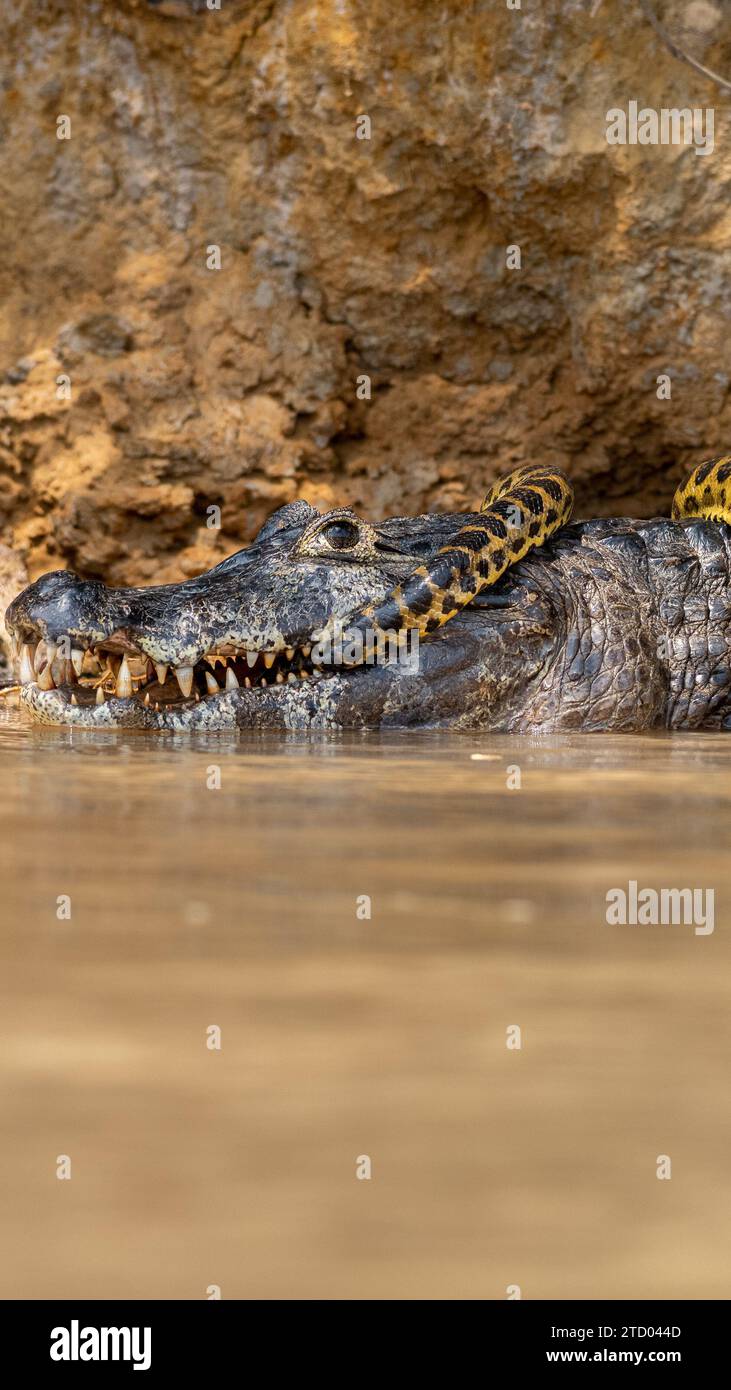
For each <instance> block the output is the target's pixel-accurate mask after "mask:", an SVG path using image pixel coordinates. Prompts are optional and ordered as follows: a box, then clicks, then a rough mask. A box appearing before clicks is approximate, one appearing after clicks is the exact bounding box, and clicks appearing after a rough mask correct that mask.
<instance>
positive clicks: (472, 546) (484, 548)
mask: <svg viewBox="0 0 731 1390" xmlns="http://www.w3.org/2000/svg"><path fill="white" fill-rule="evenodd" d="M573 503H574V492H573V488H572V486H571V484H570V482H569V480H568V478H567V477H566V476H565V474H564V473H562V472H561V470H560V469H559V468H551V467H548V466H546V465H545V464H539V463H532V464H525V465H524V466H523V467H521V468H518V469H516V470H515V472H513V473H511V474H509V476H508V477H507V478H504V479H502V480H501V481H499V482H498V483H496V484H495V486H494V487H493V488H491V490H490V491H489V492H488V494H487V496H486V497H485V500H484V502H483V503H482V506H481V508H480V511H479V512H476V513H475V514H474V516H472V517H470V519H469V521H467V522H466V523H465V524H464V525H463V526H462V527H461V529H460V530H459V531H457V532H456V534H455V535H454V536H453V537H452V538H451V539H450V540H449V542H448V543H447V544H446V545H444V546H442V547H441V549H440V550H438V551H437V552H436V554H435V555H434V557H433V558H432V559H431V560H430V561H429V563H428V564H424V565H419V566H418V568H416V569H414V570H413V571H412V572H411V574H410V575H409V576H408V578H407V579H405V580H404V581H403V582H402V583H401V584H398V585H396V587H395V588H394V589H392V590H391V592H390V594H388V595H387V596H386V598H384V599H382V600H381V602H379V603H376V604H370V605H369V606H368V607H367V608H364V609H363V610H362V611H361V613H360V614H359V615H358V616H357V617H356V618H355V620H354V622H352V623H351V624H350V625H349V626H350V629H351V631H352V629H353V627H355V628H356V629H359V630H360V631H366V632H368V631H370V632H373V633H375V634H378V633H386V632H389V631H390V632H394V631H395V632H399V631H402V630H404V629H406V628H411V629H414V628H415V629H417V630H418V632H419V634H420V636H423V635H425V634H429V633H432V632H434V631H436V629H437V628H439V627H441V626H442V624H443V623H446V622H448V621H449V619H450V618H453V617H454V615H455V614H456V613H458V612H459V610H460V608H463V607H464V606H465V605H466V604H468V603H470V602H471V600H472V599H474V598H475V596H476V595H477V594H478V593H480V591H481V590H482V589H485V588H487V587H489V586H490V585H491V584H495V583H496V582H497V580H498V579H500V577H501V575H503V574H504V573H505V571H506V570H508V569H509V568H510V566H511V565H514V564H516V563H517V561H518V560H522V558H523V556H524V555H526V554H527V553H528V551H529V550H531V549H533V548H534V547H535V546H540V545H544V544H545V542H546V541H547V540H548V538H549V536H551V535H552V534H553V533H554V531H557V530H558V529H559V527H561V526H565V525H566V523H567V521H568V520H569V519H570V517H571V512H572V509H573ZM672 516H673V520H675V521H678V520H681V519H682V518H684V517H695V518H702V519H705V520H709V521H723V522H726V523H727V524H728V525H731V454H724V455H721V456H719V457H718V458H713V459H708V460H707V461H706V462H705V463H701V464H699V465H698V467H697V468H695V469H694V470H693V472H692V473H691V475H690V477H689V478H688V479H687V480H686V482H684V483H683V484H681V486H680V487H679V488H678V490H677V492H676V493H675V497H674V498H673V506H672Z"/></svg>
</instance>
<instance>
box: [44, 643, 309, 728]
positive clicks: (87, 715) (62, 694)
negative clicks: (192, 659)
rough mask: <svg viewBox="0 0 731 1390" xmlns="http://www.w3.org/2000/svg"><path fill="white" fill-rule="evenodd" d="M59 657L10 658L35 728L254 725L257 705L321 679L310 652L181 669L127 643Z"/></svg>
mask: <svg viewBox="0 0 731 1390" xmlns="http://www.w3.org/2000/svg"><path fill="white" fill-rule="evenodd" d="M113 648H115V649H113ZM59 651H60V648H59V646H58V644H51V645H50V647H49V645H48V644H47V643H45V642H39V643H38V644H37V645H31V644H27V645H25V646H23V647H22V649H21V650H20V652H19V654H17V655H16V665H19V675H20V683H21V702H22V704H23V706H24V707H25V708H26V709H27V710H28V712H29V713H30V714H31V715H32V717H33V718H34V719H36V720H38V721H39V722H41V723H47V724H71V725H79V726H85V727H88V728H113V727H115V726H122V727H128V728H146V729H183V728H201V729H210V728H226V727H231V726H234V725H236V724H237V723H241V722H243V723H246V722H251V723H252V724H254V723H256V722H257V721H256V718H255V717H254V711H255V710H256V704H257V702H258V701H259V700H262V701H263V700H264V699H267V702H268V703H269V701H270V700H275V701H277V702H278V701H279V700H281V699H282V698H283V697H287V696H288V697H290V698H292V697H294V696H295V694H297V693H299V692H300V691H302V693H303V695H304V694H305V692H306V691H308V690H311V689H313V688H314V687H315V686H316V685H317V684H318V683H319V682H321V681H323V680H325V679H326V675H325V673H324V672H323V671H322V669H321V668H320V667H318V666H315V665H313V663H312V661H311V659H310V651H311V648H310V647H309V646H306V647H301V648H292V647H288V648H284V649H282V650H281V651H277V652H261V651H254V650H252V649H249V650H247V649H245V648H242V649H237V648H228V649H224V650H222V651H217V652H209V653H207V654H206V656H205V657H203V658H202V659H201V660H200V661H198V662H196V664H195V665H194V666H182V667H169V666H164V665H160V664H157V665H156V664H155V663H154V662H152V661H151V660H150V659H149V657H147V656H146V655H145V654H144V653H143V652H141V651H140V650H139V649H138V648H136V647H134V645H133V644H132V643H130V642H127V641H119V642H116V643H114V642H110V643H104V644H102V645H101V646H99V647H97V648H94V649H93V650H92V649H89V650H87V651H83V650H81V649H73V648H72V649H71V659H70V660H67V659H66V658H64V657H62V656H60V655H59ZM295 703H299V701H296V702H295ZM249 706H251V710H252V718H251V720H250V721H247V720H246V718H245V711H246V709H247V708H248V707H249Z"/></svg>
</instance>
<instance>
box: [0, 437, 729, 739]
mask: <svg viewBox="0 0 731 1390" xmlns="http://www.w3.org/2000/svg"><path fill="white" fill-rule="evenodd" d="M572 505H573V494H572V490H571V487H570V484H569V483H568V481H567V479H566V478H565V477H564V475H563V474H562V473H561V472H560V471H559V470H558V469H553V468H549V467H546V466H542V465H540V464H534V465H526V466H525V467H523V468H521V469H518V470H517V471H516V472H515V473H512V474H511V475H510V476H509V477H508V478H506V479H504V480H503V481H502V482H499V483H498V484H496V486H495V487H494V488H493V489H492V490H491V492H490V493H489V494H488V496H487V498H486V499H485V502H484V503H483V506H482V509H481V510H480V511H479V512H476V513H470V514H466V515H457V516H455V515H440V514H434V515H425V516H416V517H396V518H393V519H391V520H387V521H383V522H381V523H379V524H377V525H374V524H371V523H369V522H366V521H363V520H362V519H361V518H359V517H358V516H357V515H355V514H354V513H353V512H352V511H350V510H349V509H347V508H342V507H341V508H337V509H335V510H333V511H329V512H327V513H325V514H321V513H319V512H318V511H316V510H315V509H314V508H313V507H311V506H310V505H309V504H308V503H306V502H304V501H297V502H292V503H289V504H288V505H287V506H284V507H281V508H280V509H279V510H278V511H277V512H275V513H274V515H273V516H271V517H270V518H269V520H268V521H267V522H266V524H265V525H264V526H263V528H262V529H261V531H260V532H259V534H258V535H257V537H256V539H255V540H254V541H253V542H252V543H251V545H249V546H248V547H247V548H246V549H244V550H240V551H238V552H237V553H236V554H235V555H232V556H230V558H229V559H227V560H224V561H223V562H222V563H221V564H219V565H217V566H216V567H215V568H214V569H212V570H210V571H208V573H206V574H202V575H200V576H198V577H197V578H195V579H189V580H186V581H184V582H182V583H180V584H169V585H163V586H157V587H152V588H142V589H135V588H117V589H112V588H108V587H106V586H105V585H104V584H103V583H101V582H100V581H98V580H95V579H83V578H79V576H78V575H76V574H73V573H71V572H69V571H67V570H57V571H54V572H53V573H50V574H45V575H43V576H42V577H41V578H40V579H37V580H36V581H35V582H34V583H33V584H31V585H29V587H27V588H26V589H24V590H23V592H22V593H21V594H19V596H18V597H17V598H16V599H14V600H13V602H12V603H11V604H10V607H9V608H8V611H7V615H6V622H7V625H8V628H9V630H10V633H11V636H12V639H13V648H14V653H13V654H14V660H15V663H16V671H17V675H18V681H19V684H20V698H21V701H22V704H23V706H24V707H25V709H26V710H27V711H28V713H29V714H30V715H31V716H32V717H33V718H34V719H36V720H38V721H40V722H41V723H45V724H56V725H58V724H62V725H73V726H80V727H84V728H90V729H95V728H96V729H108V728H125V729H127V728H129V729H140V730H174V731H178V730H188V731H191V732H194V731H208V730H217V729H235V728H243V729H246V728H281V729H340V728H348V727H350V728H360V729H398V728H406V727H420V728H428V729H470V728H473V729H477V728H479V729H487V730H494V731H505V732H512V733H540V732H553V731H561V730H574V729H583V730H624V731H631V730H642V729H657V728H665V729H731V660H730V656H729V638H730V636H731V529H729V527H730V526H731V456H724V457H721V458H716V459H711V460H709V461H708V462H705V463H703V464H700V465H699V466H698V468H696V469H695V471H694V472H693V473H692V474H691V476H690V478H689V479H688V481H687V482H686V483H685V484H684V485H683V486H682V487H681V488H680V489H679V490H678V492H677V493H676V495H675V499H674V502H673V509H672V518H671V519H668V518H655V519H652V520H646V521H633V520H624V519H613V520H591V521H582V522H572V521H571V509H572Z"/></svg>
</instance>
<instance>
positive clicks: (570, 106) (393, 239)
mask: <svg viewBox="0 0 731 1390" xmlns="http://www.w3.org/2000/svg"><path fill="white" fill-rule="evenodd" d="M657 9H658V13H660V14H661V15H662V17H663V19H664V21H665V22H667V23H668V25H669V26H670V27H671V28H672V29H673V32H674V33H676V34H677V35H678V36H679V37H680V38H682V40H683V42H684V44H685V45H686V46H687V47H688V49H689V50H691V51H692V52H694V53H695V55H696V56H697V57H698V58H700V59H701V60H702V61H704V62H706V63H709V64H711V66H713V67H715V68H718V69H722V70H725V71H726V72H728V73H731V21H730V20H729V15H728V9H727V8H726V9H723V8H722V7H721V5H720V3H710V0H694V3H692V4H690V5H688V4H675V3H662V0H657ZM2 25H3V28H4V35H3V44H2V47H3V51H4V59H3V84H2V102H1V104H0V118H1V120H2V139H3V143H2V147H1V149H0V212H1V215H2V222H3V231H2V238H3V255H2V257H1V258H0V292H1V294H2V299H3V304H4V312H3V316H2V328H1V330H0V369H1V371H2V377H1V378H0V379H1V380H2V385H0V417H1V418H0V522H1V529H0V539H2V540H3V541H4V542H5V543H7V544H10V545H12V546H13V547H14V548H15V549H16V550H17V551H18V552H19V553H20V554H21V556H22V557H23V558H24V559H25V561H26V562H27V564H28V567H29V569H30V572H31V574H33V575H35V574H38V573H39V572H41V571H42V570H44V569H47V568H53V567H57V566H60V565H71V566H73V567H74V568H76V569H78V570H79V571H81V572H82V573H85V574H101V575H103V576H104V577H105V578H107V579H108V580H110V581H112V582H149V581H152V580H164V579H171V578H177V577H180V576H181V575H186V574H192V573H195V572H197V571H199V570H201V569H203V568H206V567H207V566H208V565H210V564H211V563H213V562H214V561H215V560H216V559H218V558H221V557H222V556H223V555H224V554H227V553H229V552H230V551H231V550H232V549H234V548H236V547H237V546H238V545H240V544H241V543H242V542H244V541H245V540H246V539H248V538H250V537H251V535H252V534H253V533H254V532H255V530H256V529H257V528H258V526H259V525H260V524H261V522H262V521H263V520H264V518H265V517H266V515H267V514H268V513H269V512H270V511H271V510H272V509H273V508H275V507H276V506H277V505H279V504H281V503H282V502H284V501H287V500H290V499H292V498H294V497H298V496H304V497H307V498H308V499H309V500H311V501H313V502H315V503H317V504H319V505H324V506H326V505H328V504H330V503H336V502H341V501H342V502H349V503H351V504H353V505H354V506H355V507H356V508H358V509H359V510H361V511H362V512H363V513H364V514H365V515H367V516H368V517H370V518H378V517H379V516H382V515H384V514H387V513H393V512H399V511H412V510H414V509H417V510H420V509H424V508H442V509H462V508H465V507H469V506H472V505H475V504H476V503H477V502H478V500H479V498H480V496H481V494H482V492H483V491H484V489H485V486H486V484H487V483H488V482H489V480H490V479H491V478H492V477H494V476H495V474H496V473H498V472H502V471H505V470H507V469H508V468H509V467H510V466H512V465H514V464H516V463H519V462H522V461H524V460H525V459H528V458H535V457H541V458H545V459H548V460H550V461H552V462H555V463H558V464H560V465H561V466H563V467H565V468H566V469H567V470H568V471H569V472H570V473H571V475H572V476H573V478H574V479H575V482H576V485H577V489H578V499H579V509H580V510H581V511H583V512H586V511H589V510H593V511H596V512H599V513H608V512H621V513H625V514H629V513H635V514H647V513H651V512H653V511H657V510H659V509H662V508H665V507H666V506H667V505H668V503H669V499H670V496H671V494H672V490H673V486H674V483H675V481H676V480H677V478H678V477H679V476H680V473H681V472H682V471H683V469H684V468H685V467H686V466H689V465H690V464H692V463H694V462H696V461H698V460H699V459H700V458H701V457H702V456H703V455H704V454H711V453H714V452H719V451H720V450H721V449H725V448H731V403H730V401H729V376H730V374H731V351H730V350H729V322H730V320H731V278H730V275H729V270H730V269H731V266H730V263H729V252H728V245H729V235H730V233H731V208H730V207H729V186H730V182H731V130H730V129H729V120H728V115H727V110H728V100H729V98H728V95H724V94H723V93H722V92H721V91H720V90H719V88H718V87H717V86H715V85H714V84H713V83H712V82H710V81H708V80H706V79H704V78H703V77H701V76H698V75H697V74H696V73H694V72H693V71H692V70H691V69H690V68H689V67H688V66H686V65H684V64H683V63H681V62H678V61H677V60H676V59H675V58H673V57H672V56H671V55H670V54H669V53H668V52H667V50H666V49H665V48H664V47H663V46H662V44H661V43H660V41H659V40H658V37H657V35H656V34H655V33H654V32H653V30H652V28H651V27H650V26H649V24H648V23H647V21H646V19H645V18H644V16H643V15H642V13H641V10H640V9H639V7H635V6H633V5H632V4H625V5H622V6H618V5H617V4H616V3H613V0H604V3H602V4H600V5H599V6H598V7H597V6H596V5H595V4H594V0H587V3H580V0H542V2H541V3H540V4H538V3H537V2H536V0H523V4H522V8H521V9H520V10H514V9H511V8H508V4H507V3H503V0H489V2H488V0H475V2H474V3H470V2H469V0H400V3H399V4H398V5H394V4H393V3H392V2H391V0H242V2H241V3H234V0H222V5H221V9H220V11H217V10H215V9H213V10H209V9H207V7H206V5H205V4H203V3H201V0H198V3H197V4H196V3H184V0H163V3H160V4H156V5H153V4H151V3H147V0H120V2H119V3H106V0H96V2H94V0H75V2H73V3H61V0H16V3H14V4H13V5H12V6H7V7H5V9H4V12H3V20H2ZM630 99H638V100H639V102H640V104H641V105H645V106H651V107H657V108H661V107H663V106H666V107H668V106H676V107H682V106H686V105H689V106H697V107H702V108H706V107H713V108H714V109H715V148H714V150H713V153H712V154H709V155H705V156H703V155H698V154H696V152H695V149H694V148H693V147H683V146H681V147H678V146H674V147H672V146H671V147H660V146H650V147H628V146H626V147H617V146H613V147H610V146H608V144H607V141H606V136H605V132H606V128H607V127H606V112H607V110H608V109H609V108H610V107H614V106H626V104H627V103H628V101H629V100H630ZM362 115H367V116H368V117H369V120H370V125H371V130H370V135H371V138H370V139H358V138H356V132H357V129H358V128H360V130H361V132H362V131H363V128H364V127H363V125H362V123H361V126H360V127H358V117H359V116H362ZM59 117H67V118H68V120H69V122H70V138H68V139H59V138H58V134H59V132H61V133H63V129H64V127H63V123H61V125H60V124H59ZM211 246H216V247H219V248H220V257H221V268H220V269H215V268H209V264H208V262H210V261H211V253H210V252H207V248H208V247H211ZM508 246H519V247H520V259H521V267H520V269H517V268H516V269H509V268H508V266H507V264H506V248H507V247H508ZM213 256H214V259H215V253H213ZM660 375H667V376H669V378H670V380H671V383H672V387H671V398H670V399H658V395H657V378H658V376H660ZM364 376H368V377H369V378H370V381H371V398H370V400H366V399H363V400H361V399H358V393H357V389H356V383H357V381H358V378H362V377H364ZM69 392H70V396H69ZM211 506H215V507H219V508H220V510H221V523H222V524H221V528H220V529H215V528H211V527H209V526H208V525H207V518H208V516H209V513H208V508H209V507H211ZM210 515H211V516H212V517H213V518H214V519H215V513H212V514H210Z"/></svg>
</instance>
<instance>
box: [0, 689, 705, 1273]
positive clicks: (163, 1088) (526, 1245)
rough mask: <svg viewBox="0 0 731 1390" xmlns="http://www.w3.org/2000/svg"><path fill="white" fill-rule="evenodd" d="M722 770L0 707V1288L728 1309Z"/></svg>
mask: <svg viewBox="0 0 731 1390" xmlns="http://www.w3.org/2000/svg"><path fill="white" fill-rule="evenodd" d="M730 759H731V741H729V739H728V737H723V736H715V735H713V736H711V735H709V736H705V735H684V736H676V737H670V736H664V735H660V736H656V737H616V736H614V737H598V736H570V737H551V738H526V739H517V738H510V737H495V736H492V735H490V736H487V735H470V736H467V735H459V736H442V735H434V734H410V735H407V736H393V737H388V738H380V737H376V736H367V735H343V736H341V737H337V736H336V737H333V736H332V735H326V736H322V737H319V736H311V735H304V734H292V735H281V734H275V733H266V734H251V735H243V736H240V737H239V736H236V737H232V736H229V735H228V734H225V735H218V736H215V735H209V736H205V737H202V736H199V737H198V738H195V739H191V738H189V737H183V736H180V737H176V736H170V735H164V736H158V737H155V736H150V735H138V734H126V733H119V734H114V733H97V732H88V731H82V730H78V731H71V730H68V731H64V730H58V731H54V730H46V729H40V728H34V727H32V726H30V725H26V724H24V723H22V722H21V720H20V718H19V716H18V715H17V714H15V713H14V712H12V711H8V710H4V711H1V712H0V779H1V784H2V785H1V797H0V816H1V817H2V826H1V833H0V882H1V883H2V924H1V927H0V1020H1V1022H0V1027H1V1028H2V1041H1V1045H0V1144H1V1146H2V1165H3V1182H2V1184H1V1185H0V1242H1V1246H2V1251H3V1258H2V1273H1V1276H0V1296H2V1297H6V1298H14V1297H40V1298H49V1297H66V1298H72V1297H73V1298H81V1297H100V1296H101V1297H123V1298H124V1297H127V1298H144V1297H153V1298H158V1297H160V1298H163V1297H173V1298H204V1297H206V1290H207V1288H208V1287H209V1286H210V1285H219V1286H220V1288H221V1291H222V1295H223V1297H228V1298H241V1297H245V1298H246V1297H276V1298H289V1297H315V1298H322V1297H325V1298H332V1297H335V1298H342V1297H345V1298H359V1297H365V1298H373V1297H375V1298H408V1297H418V1298H423V1297H429V1298H442V1297H447V1298H452V1297H454V1298H465V1297H466V1298H488V1299H502V1298H505V1297H506V1289H507V1288H508V1286H511V1285H519V1286H520V1289H521V1291H522V1296H523V1297H524V1298H549V1297H558V1298H568V1297H578V1298H582V1297H583V1298H596V1297H601V1296H608V1297H629V1298H650V1297H660V1298H670V1297H691V1298H708V1297H710V1298H719V1297H726V1296H728V1292H729V1253H728V1252H729V1235H730V1234H731V1231H730V1223H729V1201H728V1154H729V1148H730V1143H729V1141H730V1140H731V1122H730V1120H729V1109H728V1102H727V1076H728V1057H729V1024H728V984H727V982H728V970H729V906H728V905H729V902H731V869H730V868H729V857H728V847H729V832H730V830H731V790H730V781H729V763H730ZM510 769H512V771H511V770H510ZM516 769H517V771H516ZM219 781H220V786H218V785H217V784H218V782H219ZM518 781H519V782H520V786H519V788H518V787H516V785H515V784H516V783H517V782H518ZM629 879H634V880H636V881H638V882H639V884H640V886H651V887H655V888H661V887H672V886H674V887H701V888H703V889H708V888H712V889H713V890H714V892H715V930H714V932H713V934H712V935H708V936H699V935H696V934H695V932H694V930H693V927H692V925H691V926H682V925H676V926H672V925H669V926H656V927H630V926H627V927H610V926H608V925H607V922H606V919H605V914H606V893H607V890H608V889H610V888H612V887H620V886H625V887H626V885H627V883H628V880H629ZM65 897H68V898H69V899H70V913H71V916H70V919H67V918H65V917H64V915H63V914H64V911H65V910H66V909H65V907H64V900H65ZM365 898H368V899H370V909H369V910H370V917H368V916H366V915H364V914H366V913H367V911H368V905H367V903H365V901H364V899H365ZM59 899H60V900H61V902H60V905H59ZM59 912H60V913H61V916H60V917H59V916H58V915H57V914H58V913H59ZM515 1025H518V1026H519V1027H520V1029H521V1034H522V1037H521V1040H522V1047H521V1048H520V1050H517V1049H509V1048H508V1047H507V1046H506V1038H507V1029H508V1028H511V1027H513V1026H515ZM211 1026H215V1027H217V1028H220V1030H221V1048H220V1051H216V1050H212V1049H210V1048H209V1047H208V1046H207V1045H206V1044H207V1037H208V1033H207V1030H208V1029H209V1028H210V1027H211ZM59 1155H68V1156H69V1157H70V1159H71V1179H70V1180H69V1181H60V1180H59V1179H58V1178H57V1176H56V1171H57V1159H58V1156H59ZM363 1155H367V1156H368V1157H369V1159H370V1162H371V1173H372V1176H371V1178H370V1180H359V1179H358V1178H357V1177H356V1167H357V1160H358V1158H359V1156H363ZM659 1155H668V1156H669V1157H670V1159H671V1163H672V1169H671V1171H672V1177H671V1179H670V1181H659V1180H658V1178H657V1176H656V1167H657V1160H658V1156H659ZM361 1167H363V1165H361Z"/></svg>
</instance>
